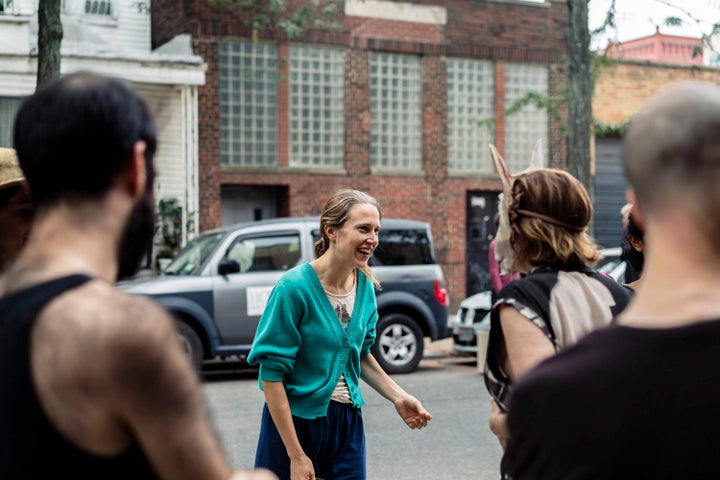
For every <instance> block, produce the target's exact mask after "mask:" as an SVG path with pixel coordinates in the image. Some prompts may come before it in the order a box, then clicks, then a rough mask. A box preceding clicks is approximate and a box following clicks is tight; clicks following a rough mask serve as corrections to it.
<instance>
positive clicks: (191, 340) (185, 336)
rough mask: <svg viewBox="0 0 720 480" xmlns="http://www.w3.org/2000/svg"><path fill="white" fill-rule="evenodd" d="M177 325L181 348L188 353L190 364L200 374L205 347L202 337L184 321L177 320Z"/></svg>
mask: <svg viewBox="0 0 720 480" xmlns="http://www.w3.org/2000/svg"><path fill="white" fill-rule="evenodd" d="M175 324H176V325H177V329H178V339H179V340H180V346H181V347H182V349H183V350H184V351H185V353H187V355H188V357H189V358H190V362H191V363H192V366H193V367H194V368H195V370H196V371H198V372H199V371H200V369H201V368H202V359H203V347H202V342H201V341H200V337H199V336H198V334H197V333H196V332H195V330H194V329H193V328H192V327H191V326H190V325H188V324H187V323H185V322H183V321H182V320H177V321H176V322H175Z"/></svg>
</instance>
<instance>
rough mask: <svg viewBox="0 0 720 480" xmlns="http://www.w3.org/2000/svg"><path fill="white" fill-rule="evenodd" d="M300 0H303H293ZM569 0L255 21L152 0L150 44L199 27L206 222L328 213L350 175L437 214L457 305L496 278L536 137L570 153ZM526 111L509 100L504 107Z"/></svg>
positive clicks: (355, 183)
mask: <svg viewBox="0 0 720 480" xmlns="http://www.w3.org/2000/svg"><path fill="white" fill-rule="evenodd" d="M296 3H297V2H296ZM567 17H568V12H567V3H566V2H565V1H555V0H546V1H542V0H535V1H519V0H512V1H510V0H492V1H486V0H414V1H409V0H408V1H406V0H398V1H384V0H348V1H346V2H345V6H344V11H342V12H338V13H337V15H336V17H334V21H335V25H336V27H335V28H329V29H325V30H306V31H304V32H302V33H301V34H299V35H296V36H294V37H293V38H289V37H288V35H287V34H286V33H285V32H283V31H279V30H267V29H264V30H259V31H258V30H252V28H250V27H249V26H248V25H246V24H245V22H244V20H243V18H242V17H241V16H240V15H239V14H238V12H237V10H234V9H233V7H232V4H226V6H225V7H222V6H219V5H217V4H214V3H212V2H208V1H206V0H165V1H164V2H153V5H152V22H153V31H152V34H153V44H154V45H160V44H163V43H165V42H166V41H167V40H168V39H171V38H173V37H175V36H177V35H179V34H190V35H191V36H192V41H193V48H194V52H195V54H197V55H200V56H201V57H202V58H203V59H204V61H205V62H206V64H207V72H206V83H205V85H203V86H201V87H199V89H198V98H199V105H200V106H199V151H200V170H199V195H200V200H199V209H200V229H201V230H206V229H210V228H213V227H217V226H220V225H224V224H230V223H235V222H238V221H247V220H254V219H260V218H267V217H276V216H299V215H316V214H318V213H319V212H320V209H321V207H322V205H323V203H324V201H325V200H326V199H327V198H328V197H329V196H330V195H331V194H332V193H333V192H334V191H335V190H337V189H339V188H346V187H349V188H357V189H360V190H364V191H366V192H368V193H370V194H371V195H373V196H375V197H376V198H378V200H379V201H380V203H381V205H382V208H383V214H384V215H385V216H387V217H402V218H410V219H416V220H423V221H427V222H429V223H430V224H431V227H432V232H433V236H434V243H435V247H436V251H437V252H438V257H439V258H438V259H439V262H440V263H441V264H442V266H443V267H444V271H445V274H446V277H447V280H448V286H449V290H450V294H451V303H452V306H453V307H456V306H457V304H458V303H459V301H460V300H462V299H463V298H464V297H465V296H466V295H469V294H471V293H475V292H477V291H480V290H483V289H486V288H487V286H488V273H487V245H488V244H489V241H490V240H491V239H492V237H493V235H494V232H495V227H494V225H493V217H494V214H495V212H496V210H497V194H498V192H499V191H500V190H501V185H500V182H499V179H498V177H497V175H496V173H495V170H494V167H493V163H492V159H491V157H490V151H489V148H488V144H489V143H493V144H495V145H496V146H497V147H498V149H499V150H500V152H501V153H502V154H503V155H504V156H505V158H506V159H507V161H508V164H509V165H510V166H511V168H512V169H514V170H520V169H522V168H524V167H525V166H526V165H527V163H528V162H529V159H530V153H531V151H532V147H533V145H534V143H535V141H536V140H537V139H538V138H540V139H542V140H543V143H544V145H545V146H546V161H547V164H548V165H551V166H556V167H565V164H566V156H567V154H566V139H565V136H564V134H563V131H564V129H563V126H564V125H565V123H566V118H567V113H566V108H564V107H562V106H559V107H557V108H554V109H551V111H548V110H547V109H546V108H543V107H542V106H538V105H536V104H535V103H534V101H535V100H537V99H544V100H545V101H546V100H547V99H548V98H556V97H558V96H561V93H562V92H563V90H564V88H565V86H566V84H567V82H566V69H565V39H564V32H565V26H566V24H567ZM508 110H513V111H517V113H513V114H511V115H506V114H505V113H506V111H508Z"/></svg>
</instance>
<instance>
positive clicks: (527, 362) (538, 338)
mask: <svg viewBox="0 0 720 480" xmlns="http://www.w3.org/2000/svg"><path fill="white" fill-rule="evenodd" d="M500 325H501V326H502V332H503V337H504V339H505V345H504V347H505V348H504V351H505V358H504V359H503V358H501V359H498V360H499V361H500V365H501V366H502V368H503V370H504V371H505V373H506V374H507V376H508V377H509V378H510V379H511V380H516V379H517V378H518V377H519V376H520V375H522V374H523V373H525V372H527V371H528V370H530V369H531V368H533V367H534V366H536V365H537V364H538V363H540V362H541V361H543V360H545V359H546V358H548V357H552V356H553V355H555V353H556V352H555V347H554V346H553V344H552V342H551V341H550V339H549V338H548V337H547V335H545V333H544V332H543V331H542V330H540V329H539V328H538V327H537V326H536V325H535V324H534V323H532V322H531V321H530V320H529V319H528V318H527V317H525V316H523V315H522V314H521V313H520V312H518V311H517V310H516V309H515V308H513V307H511V306H508V305H506V306H501V307H500Z"/></svg>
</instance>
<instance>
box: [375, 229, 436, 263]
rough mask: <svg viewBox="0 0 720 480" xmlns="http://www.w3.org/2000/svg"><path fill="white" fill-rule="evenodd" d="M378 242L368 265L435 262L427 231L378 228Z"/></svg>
mask: <svg viewBox="0 0 720 480" xmlns="http://www.w3.org/2000/svg"><path fill="white" fill-rule="evenodd" d="M379 241H380V243H379V245H378V246H377V248H376V249H375V252H373V256H372V258H371V259H370V262H369V263H370V265H373V266H381V265H384V266H389V265H429V264H433V263H435V261H434V259H433V256H432V250H431V246H430V238H429V237H428V234H427V231H425V230H422V229H416V228H408V229H383V230H380V239H379Z"/></svg>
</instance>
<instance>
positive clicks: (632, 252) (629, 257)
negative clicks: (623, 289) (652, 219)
mask: <svg viewBox="0 0 720 480" xmlns="http://www.w3.org/2000/svg"><path fill="white" fill-rule="evenodd" d="M643 236H644V235H643V231H642V230H641V229H640V227H639V226H638V224H637V223H636V222H635V220H634V219H633V215H632V212H630V214H629V215H628V222H627V227H625V231H624V232H623V239H622V255H621V256H620V258H621V259H622V260H625V261H626V262H627V263H628V264H629V265H630V267H631V268H632V272H629V273H630V274H629V275H628V274H626V275H625V281H626V282H629V280H628V278H632V276H633V274H635V276H636V277H637V278H640V274H642V271H643V268H644V266H645V254H644V253H643V252H642V251H638V250H636V249H635V247H634V246H633V244H632V241H633V240H639V241H641V242H642V241H643ZM637 278H635V279H637Z"/></svg>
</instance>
